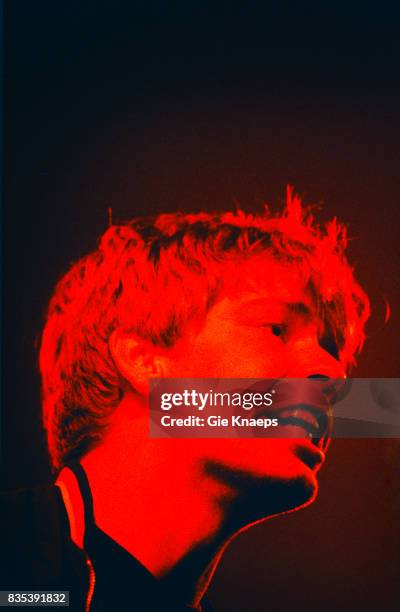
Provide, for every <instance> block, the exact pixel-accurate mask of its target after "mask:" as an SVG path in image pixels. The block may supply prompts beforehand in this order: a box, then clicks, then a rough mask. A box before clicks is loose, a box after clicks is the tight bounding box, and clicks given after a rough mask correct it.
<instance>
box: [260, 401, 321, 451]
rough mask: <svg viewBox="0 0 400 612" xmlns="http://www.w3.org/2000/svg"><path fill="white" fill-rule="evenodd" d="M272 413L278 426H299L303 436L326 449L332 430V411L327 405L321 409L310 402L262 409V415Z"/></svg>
mask: <svg viewBox="0 0 400 612" xmlns="http://www.w3.org/2000/svg"><path fill="white" fill-rule="evenodd" d="M272 414H273V415H274V417H276V418H278V423H279V424H278V427H285V426H292V427H296V428H297V427H299V428H301V429H302V430H303V431H304V433H305V434H306V436H305V437H306V438H307V439H309V440H311V442H312V443H313V444H314V445H315V446H316V447H318V449H319V450H321V451H325V450H326V449H327V447H328V444H329V441H330V433H331V430H332V411H331V410H330V409H329V408H328V407H327V408H326V409H321V407H319V406H314V405H312V404H303V403H299V404H292V405H288V406H280V407H279V408H275V409H271V408H269V409H268V410H264V411H263V413H262V416H271V415H272ZM257 416H258V415H257Z"/></svg>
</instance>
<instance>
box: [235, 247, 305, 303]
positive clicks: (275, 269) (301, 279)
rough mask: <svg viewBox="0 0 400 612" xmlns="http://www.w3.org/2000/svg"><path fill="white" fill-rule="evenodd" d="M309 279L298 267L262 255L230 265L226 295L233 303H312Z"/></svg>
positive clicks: (267, 255) (270, 256)
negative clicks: (258, 299)
mask: <svg viewBox="0 0 400 612" xmlns="http://www.w3.org/2000/svg"><path fill="white" fill-rule="evenodd" d="M308 281H309V276H308V275H306V274H305V272H304V269H302V267H301V266H300V265H298V264H293V263H288V262H285V261H279V260H277V259H276V258H274V257H273V256H272V255H269V254H261V255H255V256H253V257H250V258H248V259H246V260H242V261H238V262H235V263H231V264H229V269H228V270H226V273H225V274H224V289H225V292H224V296H223V297H226V298H229V300H230V301H233V302H235V301H242V300H247V299H250V298H251V297H266V298H268V299H269V300H275V301H279V302H282V303H287V304H296V303H302V302H303V303H306V304H308V305H310V304H311V302H312V300H311V295H310V291H309V289H308V288H307V286H308Z"/></svg>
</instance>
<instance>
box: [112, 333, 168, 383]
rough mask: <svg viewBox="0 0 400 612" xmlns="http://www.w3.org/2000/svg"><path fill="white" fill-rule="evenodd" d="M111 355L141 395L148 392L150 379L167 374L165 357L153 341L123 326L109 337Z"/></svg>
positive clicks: (123, 375)
mask: <svg viewBox="0 0 400 612" xmlns="http://www.w3.org/2000/svg"><path fill="white" fill-rule="evenodd" d="M109 348H110V352H111V356H112V358H113V360H114V363H115V365H116V366H117V368H118V370H119V373H120V374H121V376H122V377H123V378H125V380H127V381H128V382H129V384H130V385H131V387H132V389H134V390H135V391H137V392H138V393H139V394H140V395H146V394H147V393H148V379H149V378H161V377H163V376H165V358H164V357H163V356H162V355H161V354H160V351H159V350H158V349H157V347H155V346H154V345H153V344H152V343H151V342H149V341H147V340H143V338H139V337H138V336H136V334H134V333H132V332H126V331H124V330H122V329H121V328H119V329H116V330H115V331H113V332H112V334H111V336H110V339H109Z"/></svg>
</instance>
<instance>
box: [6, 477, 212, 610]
mask: <svg viewBox="0 0 400 612" xmlns="http://www.w3.org/2000/svg"><path fill="white" fill-rule="evenodd" d="M74 471H75V470H74ZM82 471H83V470H82ZM75 473H76V471H75ZM76 475H78V474H76ZM83 478H84V475H83ZM79 480H80V482H79V484H80V488H81V493H82V497H83V500H84V504H85V525H86V527H85V551H82V550H80V549H79V548H78V547H77V546H76V545H75V544H74V543H73V542H72V540H71V538H70V533H69V521H68V517H67V513H66V510H65V506H64V502H63V499H62V495H61V492H60V490H59V488H58V487H56V486H47V487H42V488H38V489H34V490H21V491H17V492H13V493H3V494H1V495H0V529H1V548H0V550H1V553H0V563H1V567H0V589H1V590H13V589H14V590H19V591H29V590H35V591H38V590H46V591H61V590H62V591H69V600H70V606H69V610H71V611H72V610H73V611H74V612H75V611H79V612H82V611H84V610H86V609H90V612H122V611H124V612H125V611H126V612H128V611H129V610H130V611H138V612H153V611H154V612H155V611H161V610H162V611H164V612H187V611H188V610H190V609H191V608H188V607H186V606H182V604H180V603H178V602H177V601H176V599H175V595H174V593H171V592H169V591H168V590H167V589H166V588H165V587H164V585H162V584H161V583H160V582H159V581H158V580H157V579H156V578H155V577H154V576H153V575H152V574H151V573H150V572H149V571H148V570H147V569H146V568H145V567H144V566H143V565H142V564H141V563H139V561H137V560H136V559H135V558H134V557H133V556H132V555H130V554H129V553H128V552H127V551H126V550H125V549H123V548H122V547H121V546H119V545H118V544H117V543H116V542H115V541H114V540H112V539H111V538H110V537H109V536H107V535H106V534H105V533H104V532H103V531H101V530H100V529H99V528H98V527H96V525H95V524H94V521H93V520H92V518H93V517H92V503H91V496H90V490H89V489H88V487H86V490H85V486H86V484H87V480H86V483H85V482H82V474H80V479H78V481H79ZM88 602H89V604H90V606H89V608H88V607H87V604H88ZM209 610H210V607H209V604H208V603H207V602H202V612H208V611H209Z"/></svg>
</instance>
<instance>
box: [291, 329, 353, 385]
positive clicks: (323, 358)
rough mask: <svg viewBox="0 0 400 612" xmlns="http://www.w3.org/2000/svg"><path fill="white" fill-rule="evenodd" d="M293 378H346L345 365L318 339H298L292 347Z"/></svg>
mask: <svg viewBox="0 0 400 612" xmlns="http://www.w3.org/2000/svg"><path fill="white" fill-rule="evenodd" d="M292 349H293V350H292V351H291V354H292V360H291V361H292V363H291V367H290V372H288V373H287V376H288V377H291V378H319V379H324V378H346V371H345V368H344V365H343V364H342V363H340V361H338V360H337V359H335V358H334V357H333V356H332V355H331V354H330V353H328V351H326V350H325V349H324V348H322V347H321V346H320V344H319V342H318V338H317V337H310V336H309V337H307V338H298V339H297V340H296V341H295V342H294V343H293V347H292Z"/></svg>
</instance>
